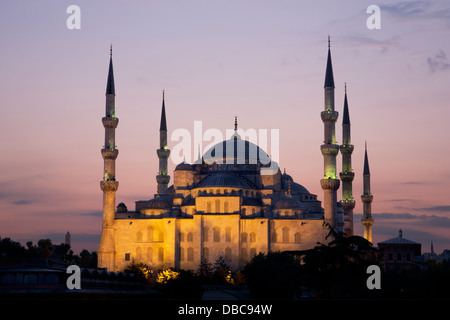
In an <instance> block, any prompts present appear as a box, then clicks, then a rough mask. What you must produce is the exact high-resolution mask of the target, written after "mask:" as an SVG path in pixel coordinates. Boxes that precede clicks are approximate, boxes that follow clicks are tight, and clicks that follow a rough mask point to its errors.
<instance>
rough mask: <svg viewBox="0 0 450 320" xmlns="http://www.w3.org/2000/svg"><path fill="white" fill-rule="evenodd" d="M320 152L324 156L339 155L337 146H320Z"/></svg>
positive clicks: (328, 144)
mask: <svg viewBox="0 0 450 320" xmlns="http://www.w3.org/2000/svg"><path fill="white" fill-rule="evenodd" d="M320 151H321V152H322V155H324V156H337V154H338V153H339V146H338V145H337V144H330V143H327V144H323V145H321V146H320Z"/></svg>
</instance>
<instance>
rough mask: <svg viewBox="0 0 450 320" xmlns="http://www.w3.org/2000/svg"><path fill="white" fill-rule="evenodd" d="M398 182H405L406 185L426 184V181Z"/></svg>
mask: <svg viewBox="0 0 450 320" xmlns="http://www.w3.org/2000/svg"><path fill="white" fill-rule="evenodd" d="M399 184H407V185H426V184H428V183H427V182H424V181H407V182H399Z"/></svg>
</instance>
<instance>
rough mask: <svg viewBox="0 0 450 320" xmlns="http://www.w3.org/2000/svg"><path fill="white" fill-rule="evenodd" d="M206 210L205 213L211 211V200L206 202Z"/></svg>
mask: <svg viewBox="0 0 450 320" xmlns="http://www.w3.org/2000/svg"><path fill="white" fill-rule="evenodd" d="M206 212H207V213H211V202H208V203H207V204H206Z"/></svg>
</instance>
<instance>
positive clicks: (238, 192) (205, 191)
mask: <svg viewBox="0 0 450 320" xmlns="http://www.w3.org/2000/svg"><path fill="white" fill-rule="evenodd" d="M207 194H224V195H232V196H234V195H239V196H243V197H252V198H255V197H257V196H258V195H259V193H258V192H257V191H255V190H244V189H239V190H235V189H231V191H228V189H224V190H223V192H221V190H220V189H216V190H214V189H200V190H198V192H197V195H199V196H200V195H207Z"/></svg>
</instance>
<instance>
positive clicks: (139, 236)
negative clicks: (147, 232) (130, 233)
mask: <svg viewBox="0 0 450 320" xmlns="http://www.w3.org/2000/svg"><path fill="white" fill-rule="evenodd" d="M136 242H142V232H140V231H139V232H138V233H137V234H136Z"/></svg>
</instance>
